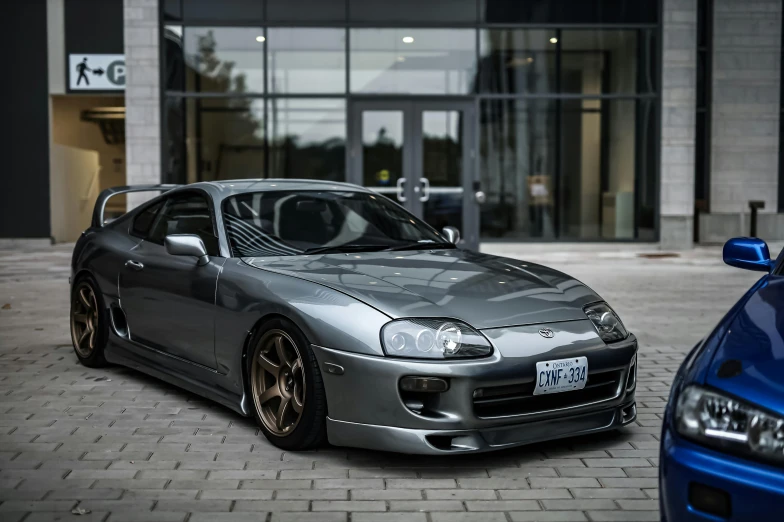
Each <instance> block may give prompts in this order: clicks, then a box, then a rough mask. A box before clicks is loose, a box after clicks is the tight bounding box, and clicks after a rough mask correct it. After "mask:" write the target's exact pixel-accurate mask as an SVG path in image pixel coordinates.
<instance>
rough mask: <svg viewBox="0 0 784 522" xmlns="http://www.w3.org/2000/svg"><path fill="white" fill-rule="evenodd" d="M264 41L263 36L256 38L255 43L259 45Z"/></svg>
mask: <svg viewBox="0 0 784 522" xmlns="http://www.w3.org/2000/svg"><path fill="white" fill-rule="evenodd" d="M264 40H266V38H264V37H263V36H257V37H256V41H257V42H259V43H261V42H263V41H264Z"/></svg>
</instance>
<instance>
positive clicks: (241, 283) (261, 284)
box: [215, 259, 390, 386]
mask: <svg viewBox="0 0 784 522" xmlns="http://www.w3.org/2000/svg"><path fill="white" fill-rule="evenodd" d="M215 300H216V307H215V357H216V360H217V362H218V370H219V371H220V372H221V373H226V374H229V375H236V376H237V377H236V379H237V381H236V384H237V386H241V385H242V380H241V375H242V372H241V369H242V368H241V354H242V349H243V348H244V345H245V343H246V341H247V337H248V333H249V332H250V331H251V330H252V329H253V328H254V327H255V326H256V324H257V323H258V322H259V321H260V320H262V319H263V318H264V317H266V316H272V315H280V316H283V317H286V318H288V319H289V320H291V321H293V322H294V323H295V324H296V325H297V326H299V328H300V329H301V330H302V331H303V333H304V334H305V336H306V337H307V338H308V340H309V341H310V342H311V343H313V344H317V345H319V346H324V347H328V348H332V349H334V350H340V351H345V352H353V353H359V354H364V355H371V356H378V357H383V355H384V352H383V349H382V348H381V339H380V331H381V327H382V326H383V325H384V324H386V323H387V322H388V321H389V320H390V318H389V317H388V316H387V315H385V314H383V313H381V312H379V311H378V310H376V309H375V308H372V307H370V306H368V305H366V304H364V303H362V302H360V301H358V300H356V299H354V298H352V297H349V296H347V295H345V294H342V293H340V292H338V291H336V290H333V289H331V288H327V287H324V286H321V285H319V284H317V283H313V282H311V281H304V280H302V279H299V278H296V277H292V276H288V275H283V274H279V273H275V272H269V271H266V270H263V269H259V268H253V267H250V266H248V265H246V264H245V263H243V262H242V261H240V260H239V259H229V260H227V261H226V263H225V264H224V266H223V270H222V272H221V274H220V276H219V277H218V284H217V288H216V295H215Z"/></svg>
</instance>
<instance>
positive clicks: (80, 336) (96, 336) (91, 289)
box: [70, 276, 109, 368]
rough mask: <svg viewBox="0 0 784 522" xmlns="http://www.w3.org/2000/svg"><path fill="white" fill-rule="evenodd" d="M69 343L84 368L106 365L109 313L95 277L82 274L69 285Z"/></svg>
mask: <svg viewBox="0 0 784 522" xmlns="http://www.w3.org/2000/svg"><path fill="white" fill-rule="evenodd" d="M70 313H71V342H72V343H73V347H74V352H75V353H76V357H77V358H78V359H79V362H80V363H82V364H83V365H85V366H87V367H88V368H102V367H104V366H107V362H106V358H105V357H104V349H105V348H106V343H107V342H108V340H109V314H108V312H107V311H106V306H105V305H104V301H103V295H101V292H100V290H99V287H98V285H97V284H96V283H95V280H94V279H93V278H92V277H90V276H84V277H81V278H79V279H77V280H76V282H75V283H74V285H73V286H72V287H71V312H70Z"/></svg>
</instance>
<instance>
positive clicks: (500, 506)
mask: <svg viewBox="0 0 784 522" xmlns="http://www.w3.org/2000/svg"><path fill="white" fill-rule="evenodd" d="M465 505H466V507H467V508H468V511H537V510H540V509H542V508H541V507H540V506H539V502H538V501H536V500H467V501H466V503H465Z"/></svg>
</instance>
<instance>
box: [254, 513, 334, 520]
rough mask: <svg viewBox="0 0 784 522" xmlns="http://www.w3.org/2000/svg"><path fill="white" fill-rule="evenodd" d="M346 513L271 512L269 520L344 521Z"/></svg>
mask: <svg viewBox="0 0 784 522" xmlns="http://www.w3.org/2000/svg"><path fill="white" fill-rule="evenodd" d="M347 520H348V513H330V512H321V513H285V512H284V513H273V514H272V517H271V518H270V522H346V521H347Z"/></svg>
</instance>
